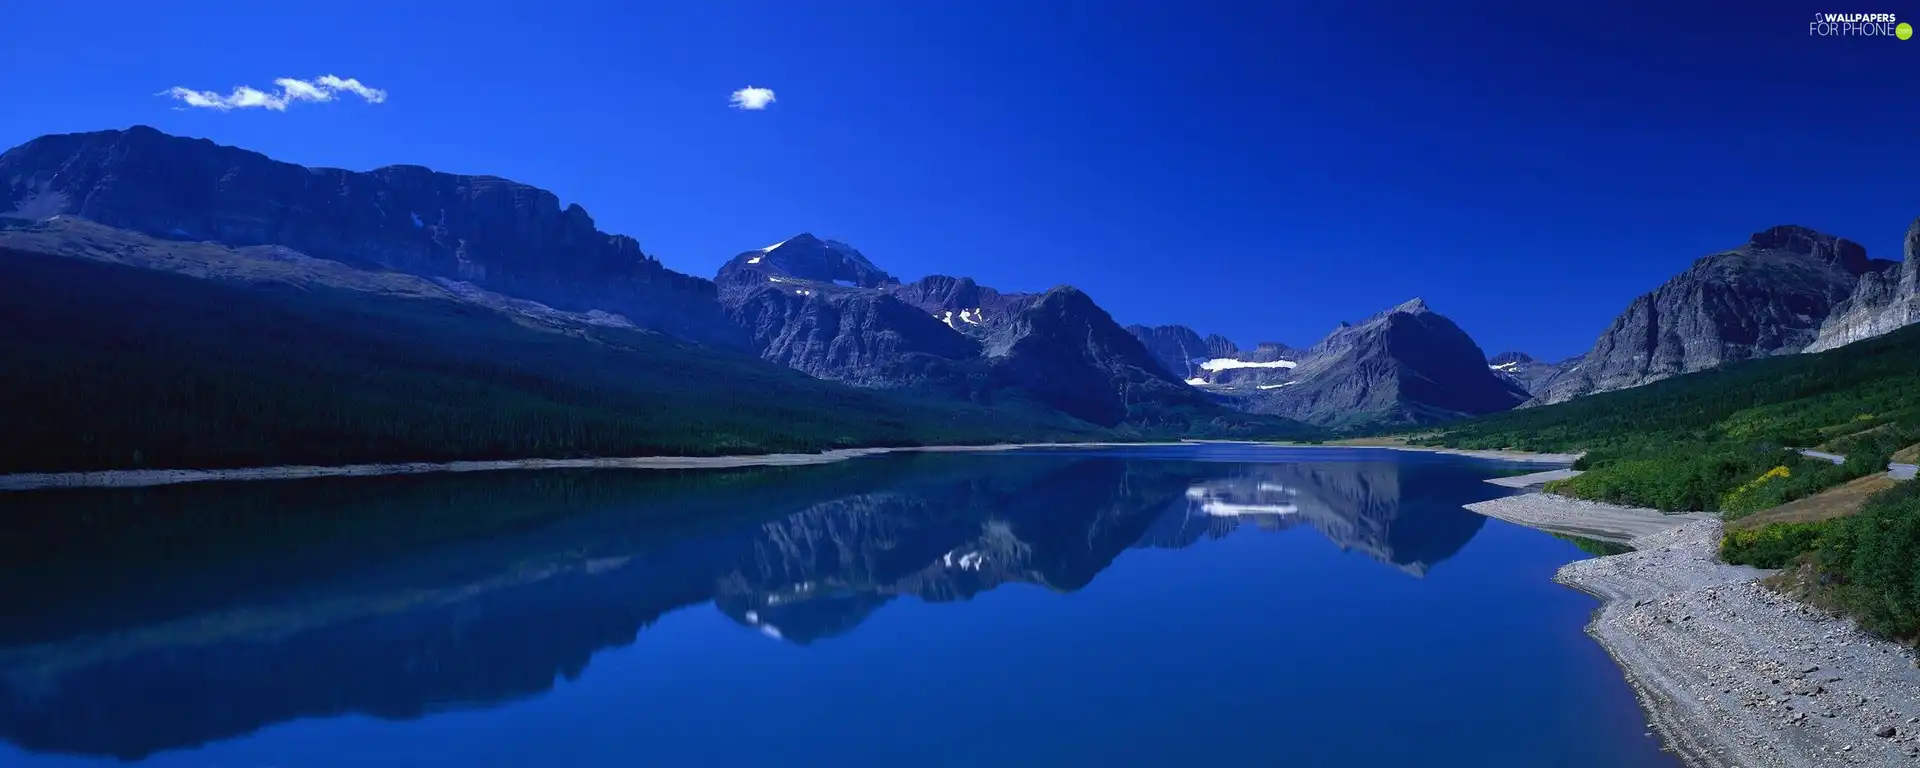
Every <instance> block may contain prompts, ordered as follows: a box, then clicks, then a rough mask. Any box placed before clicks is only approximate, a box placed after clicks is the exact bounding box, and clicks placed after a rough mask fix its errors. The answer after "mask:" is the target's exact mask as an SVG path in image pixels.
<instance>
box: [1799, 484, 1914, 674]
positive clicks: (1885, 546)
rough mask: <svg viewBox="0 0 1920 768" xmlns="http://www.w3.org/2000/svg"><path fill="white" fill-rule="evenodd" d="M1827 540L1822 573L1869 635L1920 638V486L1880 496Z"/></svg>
mask: <svg viewBox="0 0 1920 768" xmlns="http://www.w3.org/2000/svg"><path fill="white" fill-rule="evenodd" d="M1836 523H1837V524H1836V525H1834V527H1833V529H1832V530H1831V531H1830V532H1829V533H1828V534H1827V535H1826V536H1823V537H1822V538H1821V542H1820V544H1821V545H1820V548H1819V551H1820V558H1819V567H1820V569H1821V571H1822V573H1823V575H1824V576H1826V577H1827V578H1828V579H1831V580H1833V581H1835V582H1837V590H1836V591H1837V594H1838V596H1839V597H1840V601H1841V604H1842V605H1843V606H1845V607H1846V609H1847V610H1848V611H1849V612H1851V613H1853V614H1854V615H1856V616H1858V617H1859V618H1860V621H1861V624H1862V625H1864V626H1866V627H1867V628H1868V629H1871V630H1874V631H1876V632H1880V633H1883V634H1886V635H1890V636H1893V637H1900V638H1911V637H1915V636H1920V483H1916V482H1907V483H1901V484H1899V485H1896V486H1894V487H1892V488H1889V489H1887V490H1884V491H1881V492H1879V493H1877V494H1874V495H1873V496H1872V497H1870V498H1868V499H1867V503H1866V505H1865V506H1864V507H1862V508H1861V510H1860V513H1859V514H1857V515H1855V516H1853V517H1849V518H1843V519H1841V520H1839V521H1836Z"/></svg>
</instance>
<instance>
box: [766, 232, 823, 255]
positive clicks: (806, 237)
mask: <svg viewBox="0 0 1920 768" xmlns="http://www.w3.org/2000/svg"><path fill="white" fill-rule="evenodd" d="M818 242H820V238H817V237H814V236H813V233H812V232H802V233H800V234H797V235H794V236H793V237H789V238H787V239H785V240H782V241H780V242H777V243H774V244H773V245H769V246H767V247H765V248H761V249H760V252H761V253H772V252H773V249H775V248H779V247H780V246H783V245H809V244H812V243H818Z"/></svg>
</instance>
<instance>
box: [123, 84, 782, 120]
mask: <svg viewBox="0 0 1920 768" xmlns="http://www.w3.org/2000/svg"><path fill="white" fill-rule="evenodd" d="M273 84H274V85H275V86H277V87H278V88H279V89H280V90H279V92H277V93H269V92H267V91H262V90H260V89H258V88H253V87H250V86H245V85H241V86H236V87H235V88H234V89H233V92H231V93H228V94H227V95H225V96H222V95H220V94H219V93H217V92H214V91H196V90H194V89H192V88H182V87H180V86H177V85H176V86H174V87H172V88H168V89H166V90H164V91H161V92H160V93H159V94H158V95H161V96H166V97H169V98H172V99H174V100H175V101H178V102H180V103H182V104H185V105H187V106H188V107H195V108H199V109H212V110H216V111H220V112H226V111H229V110H235V109H266V110H272V111H274V112H285V111H287V106H288V105H291V104H293V103H294V102H298V101H312V102H327V101H333V100H334V99H335V98H336V97H338V96H339V95H340V94H342V93H351V94H353V95H356V96H359V97H360V98H361V99H364V100H366V102H367V103H369V104H379V103H381V102H384V101H386V100H387V92H386V91H383V90H380V89H378V88H370V87H367V86H366V85H365V84H363V83H361V82H360V81H359V80H355V79H353V78H344V79H343V78H339V77H334V76H333V75H325V76H322V77H317V78H314V79H312V80H300V79H297V78H292V77H282V78H279V79H277V80H274V81H273ZM768 98H772V96H771V94H769V96H768ZM176 109H180V107H176Z"/></svg>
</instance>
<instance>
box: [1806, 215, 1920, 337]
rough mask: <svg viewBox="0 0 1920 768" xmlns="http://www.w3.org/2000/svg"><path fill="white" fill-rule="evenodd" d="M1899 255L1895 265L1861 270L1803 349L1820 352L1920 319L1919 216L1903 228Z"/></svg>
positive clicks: (1919, 320) (1917, 321) (1896, 328)
mask: <svg viewBox="0 0 1920 768" xmlns="http://www.w3.org/2000/svg"><path fill="white" fill-rule="evenodd" d="M1903 255H1904V256H1905V257H1906V260H1905V261H1903V262H1901V263H1900V264H1899V265H1891V264H1889V265H1886V266H1883V267H1880V268H1878V269H1873V270H1870V271H1868V272H1866V273H1865V274H1862V275H1861V276H1860V282H1859V284H1858V285H1856V286H1854V289H1853V295H1851V296H1849V297H1847V299H1846V300H1845V301H1842V302H1840V304H1839V305H1837V306H1835V307H1834V308H1833V314H1832V315H1830V316H1828V317H1827V320H1826V322H1824V323H1821V324H1820V333H1819V335H1818V337H1816V338H1815V339H1814V341H1813V343H1812V344H1810V345H1808V346H1807V349H1806V351H1808V352H1824V351H1826V350H1829V349H1833V348H1834V347H1838V346H1841V345H1844V344H1851V343H1853V342H1856V341H1860V340H1862V339H1870V338H1873V337H1875V336H1879V335H1881V334H1884V333H1891V332H1893V331H1896V330H1899V329H1901V328H1904V327H1906V326H1909V325H1912V324H1914V323H1920V219H1914V221H1913V224H1912V226H1909V227H1908V228H1907V239H1906V244H1905V248H1904V253H1903Z"/></svg>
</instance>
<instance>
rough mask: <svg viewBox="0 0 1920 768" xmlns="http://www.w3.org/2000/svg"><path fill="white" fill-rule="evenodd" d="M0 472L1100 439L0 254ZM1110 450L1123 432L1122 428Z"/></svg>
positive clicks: (1032, 418) (314, 290) (496, 318)
mask: <svg viewBox="0 0 1920 768" xmlns="http://www.w3.org/2000/svg"><path fill="white" fill-rule="evenodd" d="M0 269H3V270H4V272H3V274H4V276H5V279H0V327H5V328H6V329H8V330H7V332H6V333H0V370H4V371H5V372H6V375H5V376H0V402H4V403H6V407H5V408H4V409H0V432H4V433H5V434H6V435H7V440H5V441H3V442H0V471H7V472H22V471H67V470H101V469H125V468H158V467H195V468H220V467H241V466H260V465H275V464H347V463H362V462H383V461H450V460H461V459H505V458H525V457H582V456H633V455H654V454H680V455H714V454H731V453H761V452H780V451H818V450H822V449H828V448H839V447H853V446H900V445H918V444H931V443H984V442H1002V441H1037V440H1086V439H1093V438H1111V437H1115V436H1116V434H1115V433H1113V432H1110V431H1108V430H1102V429H1098V428H1096V427H1093V426H1091V425H1087V424H1085V423H1082V422H1079V421H1075V420H1072V419H1069V418H1067V417H1065V416H1062V415H1059V414H1057V413H1053V412H1047V411H1043V410H1040V409H1038V408H1021V407H1019V406H1018V405H1012V406H1002V407H984V406H980V405H975V404H970V403H964V402H953V401H934V400H921V399H916V398H913V397H909V396H904V395H895V394H889V393H883V392H875V391H869V390H859V389H854V388H851V387H846V386H841V385H838V384H833V383H829V382H822V381H818V380H815V379H811V378H808V377H806V376H803V375H801V374H799V373H797V372H794V371H789V370H786V369H784V368H780V367H777V366H773V365H769V364H766V363H763V362H761V361H758V360H755V359H750V358H745V357H741V356H737V355H733V354H731V353H726V352H720V351H714V350H709V349H706V348H703V347H699V346H694V345H688V344H683V343H680V342H677V341H674V340H672V339H669V338H666V337H664V336H660V335H657V334H651V333H644V332H636V331H629V330H621V329H598V328H596V329H591V330H586V331H578V332H575V333H572V334H569V333H562V332H558V331H555V330H552V329H545V328H533V327H527V326H523V325H520V324H516V323H515V322H514V321H512V320H511V319H509V318H508V317H507V316H505V315H502V314H500V313H497V312H493V311H490V310H487V309H485V308H481V307H475V306H471V305H466V304H460V303H455V302H451V301H442V300H433V299H413V298H399V297H392V296H382V295H378V294H372V293H365V292H359V291H351V290H342V289H337V288H329V287H324V286H311V285H297V284H286V283H269V284H246V283H237V282H224V281H217V280H203V279H197V278H192V277H186V276H181V275H175V274H169V273H165V272H158V271H151V270H144V269H138V268H133V267H125V266H119V265H112V264H102V263H97V262H91V261H84V260H78V259H67V258H60V257H53V256H46V255H40V254H33V253H25V252H20V251H6V250H0ZM1119 436H1122V437H1124V436H1127V433H1126V432H1124V431H1123V432H1121V433H1119Z"/></svg>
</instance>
